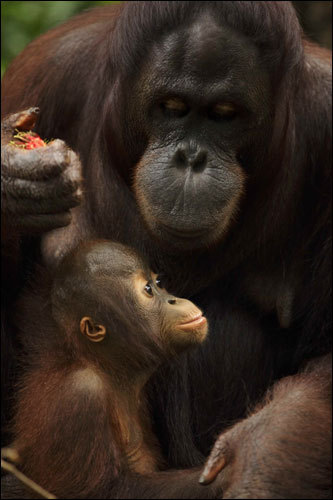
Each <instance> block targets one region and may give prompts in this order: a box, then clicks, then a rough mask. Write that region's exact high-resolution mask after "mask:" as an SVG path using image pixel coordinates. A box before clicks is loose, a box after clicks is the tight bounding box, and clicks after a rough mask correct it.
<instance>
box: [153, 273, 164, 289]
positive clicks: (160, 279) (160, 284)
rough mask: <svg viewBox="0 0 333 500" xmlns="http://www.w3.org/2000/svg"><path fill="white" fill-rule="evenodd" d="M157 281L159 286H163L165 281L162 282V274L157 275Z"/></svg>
mask: <svg viewBox="0 0 333 500" xmlns="http://www.w3.org/2000/svg"><path fill="white" fill-rule="evenodd" d="M155 283H156V285H157V286H158V287H159V288H163V282H162V278H160V276H157V278H156V280H155Z"/></svg>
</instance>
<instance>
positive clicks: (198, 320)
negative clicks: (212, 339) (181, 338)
mask: <svg viewBox="0 0 333 500" xmlns="http://www.w3.org/2000/svg"><path fill="white" fill-rule="evenodd" d="M203 327H206V329H207V320H206V318H205V316H203V315H202V313H199V314H197V315H196V316H195V317H194V318H192V319H190V320H189V321H186V322H185V323H180V324H179V325H178V328H180V329H181V330H194V329H199V328H203Z"/></svg>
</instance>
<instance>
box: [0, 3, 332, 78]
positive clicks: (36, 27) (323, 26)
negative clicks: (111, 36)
mask: <svg viewBox="0 0 333 500" xmlns="http://www.w3.org/2000/svg"><path fill="white" fill-rule="evenodd" d="M108 3H119V2H103V1H102V2H101V1H93V2H91V1H50V2H47V1H24V2H14V1H7V2H6V1H1V24H2V30H1V41H2V44H1V52H2V57H1V75H3V73H4V70H5V68H6V67H7V65H8V63H9V62H10V61H11V60H12V59H13V58H14V57H15V56H16V55H17V54H18V53H19V52H21V50H22V49H23V48H24V47H25V46H26V45H27V44H28V43H29V42H30V41H31V40H33V39H34V38H36V37H37V36H38V35H40V34H41V33H44V32H45V31H47V30H48V29H49V28H51V27H53V26H55V25H57V24H59V23H61V22H63V21H65V20H66V19H68V18H69V17H71V16H73V15H74V14H77V13H78V12H81V11H82V10H84V9H87V8H91V7H93V6H96V5H105V4H108ZM292 3H293V4H294V6H295V8H296V10H297V12H298V15H299V18H300V21H301V24H302V26H303V28H304V31H305V33H306V34H307V35H308V36H309V37H310V38H311V39H312V40H314V41H316V42H318V43H319V44H320V45H322V46H324V47H328V48H332V28H331V26H332V2H317V1H313V2H301V1H296V2H292Z"/></svg>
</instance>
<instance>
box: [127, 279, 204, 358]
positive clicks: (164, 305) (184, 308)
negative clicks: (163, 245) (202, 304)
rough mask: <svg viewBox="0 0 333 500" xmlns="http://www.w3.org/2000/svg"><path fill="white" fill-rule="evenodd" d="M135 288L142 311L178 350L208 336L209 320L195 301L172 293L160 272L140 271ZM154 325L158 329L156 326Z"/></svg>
mask: <svg viewBox="0 0 333 500" xmlns="http://www.w3.org/2000/svg"><path fill="white" fill-rule="evenodd" d="M133 284H134V289H135V291H136V296H137V301H138V304H140V306H141V310H142V313H145V314H146V315H147V317H148V318H149V317H150V322H151V323H152V325H154V324H155V325H156V326H157V329H158V331H159V332H160V335H161V337H162V339H163V341H164V342H165V343H166V344H167V345H168V346H170V347H171V348H174V349H175V350H179V349H181V348H184V347H186V346H188V345H190V344H196V343H200V342H202V341H203V340H204V339H205V338H206V335H207V329H208V328H207V320H206V318H205V317H204V316H203V314H202V311H200V309H198V307H196V306H195V305H194V304H193V302H191V301H189V300H186V299H180V298H178V297H174V296H173V295H170V294H169V293H168V292H167V291H166V290H165V289H164V288H163V286H162V282H161V280H160V278H159V277H158V275H157V274H154V273H149V274H148V276H147V273H144V271H143V270H140V271H138V272H137V273H136V274H135V275H134V276H133ZM156 326H155V328H156Z"/></svg>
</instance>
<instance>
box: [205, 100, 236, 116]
mask: <svg viewBox="0 0 333 500" xmlns="http://www.w3.org/2000/svg"><path fill="white" fill-rule="evenodd" d="M237 114H238V109H237V107H236V106H235V105H234V104H232V103H231V102H221V103H219V104H216V105H215V106H214V107H213V109H212V110H211V113H210V116H211V118H213V119H217V120H218V119H220V120H232V119H233V118H235V116H237Z"/></svg>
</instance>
